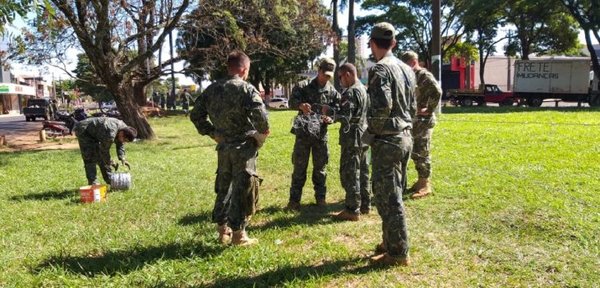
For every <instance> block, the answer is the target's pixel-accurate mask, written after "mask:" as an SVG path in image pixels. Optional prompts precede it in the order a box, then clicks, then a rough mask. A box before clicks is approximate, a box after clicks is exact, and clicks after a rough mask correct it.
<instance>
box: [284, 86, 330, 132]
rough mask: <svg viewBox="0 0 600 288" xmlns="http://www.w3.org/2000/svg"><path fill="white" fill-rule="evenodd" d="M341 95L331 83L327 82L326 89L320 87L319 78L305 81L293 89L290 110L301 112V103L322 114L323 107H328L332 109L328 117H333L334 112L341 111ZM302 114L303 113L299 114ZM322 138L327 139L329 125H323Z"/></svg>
mask: <svg viewBox="0 0 600 288" xmlns="http://www.w3.org/2000/svg"><path fill="white" fill-rule="evenodd" d="M340 98H341V96H340V93H339V92H337V90H335V87H333V85H331V83H329V82H327V84H325V86H324V87H319V83H318V81H317V78H316V77H315V78H313V79H312V80H304V81H301V82H299V83H298V84H296V86H294V89H292V97H290V108H291V109H296V110H299V106H300V104H301V103H308V104H310V105H311V106H312V110H313V111H314V112H316V113H318V114H321V111H320V109H321V107H322V106H323V105H327V106H329V107H330V109H329V110H330V112H329V113H328V115H330V116H331V115H332V114H331V113H332V112H333V111H337V110H339V103H340ZM298 113H299V114H300V113H302V112H301V111H300V112H298ZM320 135H321V138H322V139H326V137H327V125H326V124H322V125H321V133H320Z"/></svg>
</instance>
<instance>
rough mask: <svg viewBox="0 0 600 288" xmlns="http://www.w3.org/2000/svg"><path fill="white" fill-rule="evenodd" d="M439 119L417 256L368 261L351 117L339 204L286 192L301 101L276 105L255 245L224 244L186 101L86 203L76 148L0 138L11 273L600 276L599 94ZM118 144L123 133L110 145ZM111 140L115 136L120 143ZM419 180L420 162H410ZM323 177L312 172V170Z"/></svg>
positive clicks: (412, 208) (210, 282)
mask: <svg viewBox="0 0 600 288" xmlns="http://www.w3.org/2000/svg"><path fill="white" fill-rule="evenodd" d="M444 112H445V113H444V114H443V115H442V117H441V119H440V122H439V123H438V126H437V127H436V130H435V133H434V143H433V146H434V148H433V149H434V150H433V167H434V176H433V184H434V187H435V192H436V193H435V195H434V196H433V197H429V198H426V199H423V200H419V201H406V202H405V206H406V209H407V214H408V225H409V234H410V236H409V237H410V245H411V251H410V253H411V258H412V260H413V265H412V266H410V267H398V268H389V269H376V268H372V267H370V266H369V263H368V256H370V255H372V250H373V248H374V246H375V245H376V244H377V243H378V242H379V241H380V237H381V236H380V234H381V229H380V219H379V216H378V215H377V214H376V213H371V215H368V216H366V217H363V218H362V219H361V221H360V222H353V223H346V222H335V221H332V219H331V217H330V216H329V214H330V213H333V212H334V211H337V210H339V209H341V208H342V202H341V201H342V200H343V195H344V192H343V191H342V188H341V185H340V183H339V176H338V169H339V146H338V145H337V139H338V132H337V129H338V128H339V125H337V124H336V125H333V126H332V127H330V154H331V158H330V159H331V160H330V165H329V167H328V172H329V176H328V179H327V181H328V190H329V194H328V201H329V202H330V203H331V204H330V205H329V206H328V207H327V209H326V210H319V209H318V208H316V207H314V206H311V205H310V204H311V203H313V202H314V197H313V192H312V184H311V183H310V180H309V183H307V185H306V187H305V190H304V197H303V211H302V213H300V214H294V213H290V212H286V211H284V210H283V209H282V207H284V206H285V204H286V203H287V199H288V189H289V185H290V175H291V169H292V165H291V160H290V158H291V156H290V155H291V154H290V153H291V150H292V146H293V139H294V138H293V135H292V134H290V133H289V128H290V125H291V120H292V117H293V112H291V111H281V112H275V111H273V112H272V113H271V126H272V129H271V131H272V136H271V137H270V138H269V139H268V142H267V144H266V146H265V147H264V148H263V149H262V150H261V151H260V156H259V172H260V174H261V175H262V177H263V178H264V179H265V180H264V182H263V186H262V189H261V211H260V212H259V213H258V214H257V215H255V216H254V218H253V219H252V223H251V226H250V228H249V233H250V235H251V236H253V237H257V238H258V239H259V240H260V245H258V246H254V247H223V246H220V245H218V244H217V241H216V233H215V231H214V226H213V224H212V223H210V211H211V208H212V202H213V199H214V192H213V183H214V178H215V170H216V152H215V150H214V145H213V143H212V141H211V140H210V139H209V138H208V137H201V136H199V135H198V134H197V133H196V131H195V129H194V128H193V125H192V124H191V123H190V122H189V121H188V120H186V119H185V118H183V117H182V116H176V117H169V118H162V119H154V120H152V125H153V127H154V128H155V131H156V133H157V135H158V136H159V139H158V140H156V141H152V142H138V143H134V144H129V145H128V146H127V149H128V150H127V152H128V158H129V159H130V162H131V163H132V165H133V167H132V174H133V179H134V189H133V190H131V191H127V192H114V193H110V194H109V197H108V201H107V202H106V203H99V204H86V205H83V204H80V203H79V202H78V201H79V195H78V191H77V189H78V187H79V186H83V185H84V184H85V182H86V180H85V176H84V172H83V167H82V166H83V165H82V161H81V158H80V155H79V151H77V150H73V151H44V152H22V153H12V154H8V153H4V154H0V167H1V168H0V252H1V253H0V267H2V269H0V287H1V286H7V287H13V286H16V287H31V286H71V287H81V286H86V287H100V286H101V287H107V286H109V287H110V286H112V287H123V286H135V287H141V286H152V287H156V286H158V287H161V286H162V287H192V286H201V287H251V286H253V285H254V286H256V287H265V286H284V287H403V286H406V287H474V286H482V287H598V285H600V284H599V283H600V268H599V267H600V237H599V235H600V196H599V195H600V177H599V175H600V110H598V109H596V110H594V109H561V110H556V109H529V110H527V109H526V108H516V107H515V108H487V109H480V108H473V109H459V108H449V109H446V110H444ZM113 150H114V149H113ZM113 154H114V151H113ZM409 174H410V179H411V182H412V181H414V179H415V171H414V169H413V167H412V164H411V169H410V171H409ZM309 178H310V177H309Z"/></svg>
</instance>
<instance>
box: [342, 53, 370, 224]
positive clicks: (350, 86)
mask: <svg viewBox="0 0 600 288" xmlns="http://www.w3.org/2000/svg"><path fill="white" fill-rule="evenodd" d="M357 74H358V73H357V71H356V67H354V65H352V64H351V63H346V64H344V65H342V66H340V69H339V70H338V75H339V77H340V82H341V84H342V86H343V87H344V88H346V90H344V92H342V100H341V102H340V112H339V113H338V115H337V117H336V121H339V122H341V127H340V146H341V150H342V152H341V155H340V156H341V157H340V180H341V182H342V186H343V187H344V190H345V191H346V201H345V204H346V207H345V209H344V210H342V211H341V212H339V213H337V214H336V215H335V216H334V218H336V219H338V220H349V221H358V220H359V215H360V214H369V211H370V205H371V195H370V193H371V191H370V189H369V188H370V187H369V163H368V162H367V150H368V149H369V146H368V145H366V144H365V143H363V142H362V140H361V138H362V136H363V134H364V133H365V130H367V107H368V98H367V90H366V89H365V86H364V85H362V83H360V80H358V77H357Z"/></svg>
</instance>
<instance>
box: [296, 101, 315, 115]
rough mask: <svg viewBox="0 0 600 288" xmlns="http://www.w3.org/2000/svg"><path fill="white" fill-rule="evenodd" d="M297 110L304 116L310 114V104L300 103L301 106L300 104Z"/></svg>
mask: <svg viewBox="0 0 600 288" xmlns="http://www.w3.org/2000/svg"><path fill="white" fill-rule="evenodd" d="M298 108H300V110H301V111H302V113H304V114H309V113H310V112H312V110H311V107H310V104H308V103H302V104H300V106H299V107H298Z"/></svg>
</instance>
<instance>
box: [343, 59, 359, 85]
mask: <svg viewBox="0 0 600 288" xmlns="http://www.w3.org/2000/svg"><path fill="white" fill-rule="evenodd" d="M338 76H339V77H340V82H341V83H342V86H343V87H345V88H348V87H350V86H352V85H354V83H355V82H356V81H358V77H357V76H358V73H357V71H356V67H355V66H354V65H353V64H352V63H344V65H342V66H340V69H339V70H338Z"/></svg>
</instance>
